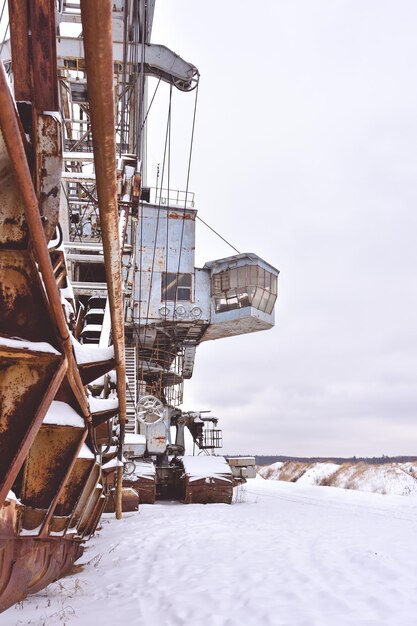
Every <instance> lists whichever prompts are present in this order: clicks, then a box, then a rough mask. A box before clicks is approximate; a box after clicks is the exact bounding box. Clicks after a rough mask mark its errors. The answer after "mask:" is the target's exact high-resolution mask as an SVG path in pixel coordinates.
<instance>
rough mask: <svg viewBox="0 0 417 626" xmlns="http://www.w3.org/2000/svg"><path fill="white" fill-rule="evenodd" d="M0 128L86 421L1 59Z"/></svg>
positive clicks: (85, 407)
mask: <svg viewBox="0 0 417 626" xmlns="http://www.w3.org/2000/svg"><path fill="white" fill-rule="evenodd" d="M0 128H1V131H2V133H3V137H4V141H5V143H6V146H7V151H8V153H9V157H10V161H11V164H12V167H13V171H14V175H15V176H16V179H17V181H18V183H19V189H20V194H21V196H22V201H23V205H24V210H25V217H26V222H27V225H28V229H29V233H30V238H31V243H32V247H33V251H34V254H35V257H36V261H37V263H38V266H39V271H40V273H41V275H42V279H43V283H44V285H45V291H46V294H47V296H48V300H49V304H50V307H51V312H52V315H53V318H54V321H55V324H56V327H57V330H58V333H59V335H60V337H61V340H62V344H63V348H64V352H65V356H66V357H67V361H68V374H67V375H68V380H69V383H70V385H71V389H72V391H73V392H74V395H75V397H76V398H77V401H78V403H79V405H80V407H81V410H82V412H83V414H84V417H85V418H86V419H87V421H91V415H90V409H89V406H88V401H87V397H86V394H85V391H84V387H83V384H82V382H81V378H80V374H79V372H78V367H77V365H76V363H75V359H74V355H73V352H72V345H71V339H70V336H69V331H68V325H67V321H66V319H65V315H64V312H63V310H62V304H61V299H60V295H59V291H58V288H57V285H56V281H55V276H54V270H53V267H52V263H51V257H50V256H49V251H48V246H47V243H46V239H45V233H44V230H43V226H42V221H41V217H40V214H39V206H38V199H37V197H36V193H35V189H34V187H33V183H32V178H31V174H30V170H29V166H28V162H27V158H26V153H25V149H24V146H23V142H22V138H21V134H20V126H19V119H18V115H17V111H16V108H15V106H14V102H13V98H12V95H11V93H10V89H9V85H8V82H7V77H6V72H5V71H4V67H3V63H0Z"/></svg>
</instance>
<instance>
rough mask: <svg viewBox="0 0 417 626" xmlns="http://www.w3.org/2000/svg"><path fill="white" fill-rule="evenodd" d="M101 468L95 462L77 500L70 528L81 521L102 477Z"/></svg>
mask: <svg viewBox="0 0 417 626" xmlns="http://www.w3.org/2000/svg"><path fill="white" fill-rule="evenodd" d="M100 474H101V469H100V465H99V464H98V463H95V465H94V467H93V469H92V471H91V473H90V476H89V477H88V480H87V482H86V484H85V486H84V489H83V491H82V493H81V495H80V498H79V500H78V502H77V506H76V507H75V511H74V513H73V515H72V518H71V522H70V524H69V526H70V528H73V529H74V528H76V527H77V526H78V524H79V522H80V519H81V518H82V517H83V515H84V512H85V509H86V507H87V506H88V503H89V500H90V498H92V497H93V494H94V491H95V488H96V485H97V483H98V481H99V479H100Z"/></svg>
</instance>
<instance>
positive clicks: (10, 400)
mask: <svg viewBox="0 0 417 626" xmlns="http://www.w3.org/2000/svg"><path fill="white" fill-rule="evenodd" d="M65 367H66V363H65V361H64V360H63V359H62V356H61V355H55V354H50V353H38V352H37V353H35V352H29V351H24V350H18V349H12V348H9V349H6V348H5V347H3V348H2V349H1V350H0V434H1V437H0V486H1V488H0V502H2V501H3V500H4V498H5V497H6V495H7V491H8V490H9V489H10V488H11V485H12V483H13V481H14V479H15V478H16V476H17V474H18V472H19V470H20V468H21V466H22V464H23V462H24V458H25V455H26V453H27V451H28V449H29V446H30V445H31V444H32V442H33V439H34V438H35V436H36V433H37V431H38V429H39V428H40V425H41V422H42V419H43V416H44V414H45V413H46V411H47V409H48V407H49V404H50V402H51V401H52V398H53V395H54V393H55V391H56V387H57V386H58V385H59V384H60V381H61V380H62V378H63V376H64V374H65Z"/></svg>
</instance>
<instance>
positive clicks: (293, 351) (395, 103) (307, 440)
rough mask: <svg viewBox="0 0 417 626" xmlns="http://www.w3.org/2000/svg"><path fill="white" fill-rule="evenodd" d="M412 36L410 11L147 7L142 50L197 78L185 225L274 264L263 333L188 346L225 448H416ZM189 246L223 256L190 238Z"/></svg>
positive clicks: (184, 103) (279, 4) (181, 178)
mask: <svg viewBox="0 0 417 626" xmlns="http://www.w3.org/2000/svg"><path fill="white" fill-rule="evenodd" d="M416 28H417V4H416V3H415V1H414V0H409V1H405V0H396V1H395V2H394V1H390V2H388V1H383V0H362V1H361V2H358V1H356V0H345V1H342V0H327V1H325V0H260V1H259V2H249V1H248V0H227V1H226V2H210V3H208V2H201V1H196V0H158V2H157V8H156V15H155V23H154V37H153V40H154V42H156V43H163V44H165V45H167V46H169V47H170V48H172V49H173V50H175V51H176V52H177V53H178V54H180V55H181V56H182V57H183V58H185V59H187V60H188V61H191V62H192V63H194V64H195V65H196V66H197V67H198V68H199V70H200V72H201V83H200V89H199V96H198V100H199V103H198V113H197V130H196V140H195V145H194V159H193V164H192V176H191V189H192V190H193V191H195V192H196V199H197V208H198V209H199V212H200V215H201V217H202V218H203V219H205V220H207V221H208V222H209V223H210V224H211V225H213V226H214V227H216V228H217V229H218V230H219V231H220V232H221V233H222V235H224V236H225V237H226V238H228V239H230V241H231V242H232V243H233V244H234V245H235V246H236V247H237V248H238V249H239V250H240V251H242V252H244V251H253V252H256V253H257V254H259V255H260V256H261V257H263V258H265V260H267V261H268V262H270V263H271V264H272V265H275V266H276V267H278V268H279V269H280V270H281V275H280V293H279V298H278V303H277V307H276V326H275V328H274V329H273V330H271V331H268V332H264V333H258V334H253V335H248V336H243V337H238V338H233V339H224V340H221V341H218V342H210V343H208V344H203V345H202V346H201V347H200V348H199V350H198V351H197V360H196V368H195V374H194V377H193V379H192V380H191V381H190V382H188V383H187V384H186V388H185V392H186V403H185V404H186V407H187V408H194V409H212V411H213V414H215V415H217V416H218V417H221V418H222V421H221V424H222V426H223V429H224V441H225V451H226V452H230V453H246V452H250V453H265V454H266V453H281V454H294V455H295V454H300V455H353V454H356V455H362V454H365V455H371V456H372V455H380V454H415V453H416V449H417V448H416V444H417V426H416V413H417V387H416V381H415V378H416V372H417V329H416V321H415V318H416V308H417V307H416V305H417V292H416V284H415V278H414V274H415V271H416V267H417V246H416V243H415V239H416V230H417V212H416V204H417V80H416V77H415V75H416V72H415V65H416V61H417V39H416V37H415V32H416ZM162 95H163V94H162V93H161V101H160V104H156V105H155V110H157V107H158V106H159V107H161V109H160V111H162V110H163V111H165V110H166V107H167V98H166V97H165V98H163V97H162ZM193 105H194V95H193V94H178V96H177V94H175V100H174V108H173V115H174V121H173V124H174V130H173V132H174V135H173V144H176V145H177V146H179V148H178V152H177V153H175V154H176V157H177V163H178V166H177V165H175V166H174V167H175V168H177V169H178V174H177V173H176V171H175V173H173V180H174V181H175V183H174V184H175V185H178V186H179V187H181V188H183V187H184V186H185V174H184V175H183V174H182V173H181V171H180V170H181V168H182V172H185V159H184V155H185V153H186V151H187V149H188V148H187V147H188V137H189V131H190V127H191V115H192V107H193ZM163 124H164V122H163ZM151 129H152V126H151ZM150 141H151V146H152V137H151V135H150ZM181 150H182V151H183V152H181ZM160 160H161V157H160V156H159V153H158V147H157V144H155V147H154V148H152V147H151V154H150V165H149V167H150V174H151V175H152V172H154V170H155V164H156V162H158V161H160ZM152 168H153V169H152ZM177 181H178V182H177ZM197 247H198V250H197V262H198V264H199V265H202V264H203V263H204V262H205V261H207V260H210V259H214V258H219V257H223V256H227V255H229V254H233V252H232V251H231V250H230V249H228V248H227V247H226V246H225V245H224V244H223V243H222V242H220V241H218V240H217V239H216V238H214V236H213V235H212V234H211V233H210V232H209V231H207V230H206V229H204V227H201V226H199V227H198V240H197Z"/></svg>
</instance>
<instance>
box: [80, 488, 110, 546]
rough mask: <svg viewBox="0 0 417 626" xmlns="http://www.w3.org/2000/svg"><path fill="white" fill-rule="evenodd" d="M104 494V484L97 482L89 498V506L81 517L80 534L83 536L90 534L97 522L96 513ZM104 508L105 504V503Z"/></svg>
mask: <svg viewBox="0 0 417 626" xmlns="http://www.w3.org/2000/svg"><path fill="white" fill-rule="evenodd" d="M102 495H103V486H102V485H101V484H100V483H98V484H96V486H95V488H94V491H93V493H92V494H91V497H90V498H89V500H88V503H87V506H86V507H85V509H84V511H83V514H82V517H81V519H80V522H79V525H78V534H79V535H80V536H81V537H85V536H88V535H89V534H90V533H89V530H90V528H92V527H93V526H94V524H95V515H96V514H97V510H98V508H99V503H100V499H101V497H102ZM103 508H104V505H103Z"/></svg>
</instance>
